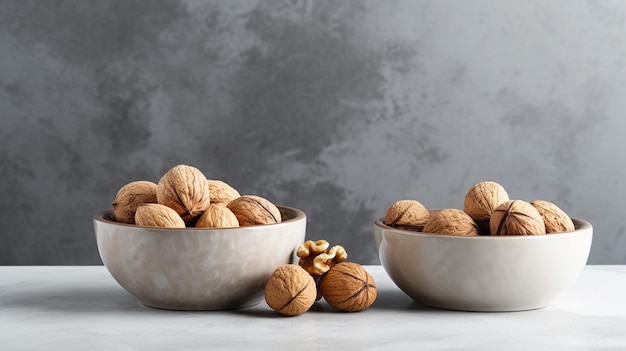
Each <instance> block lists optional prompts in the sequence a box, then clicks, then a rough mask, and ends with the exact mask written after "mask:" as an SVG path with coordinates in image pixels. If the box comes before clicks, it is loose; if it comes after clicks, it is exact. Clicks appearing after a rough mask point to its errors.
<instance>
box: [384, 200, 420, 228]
mask: <svg viewBox="0 0 626 351" xmlns="http://www.w3.org/2000/svg"><path fill="white" fill-rule="evenodd" d="M429 218H430V212H428V210H427V209H426V207H424V205H422V204H421V203H420V202H419V201H416V200H399V201H396V202H394V203H393V204H391V206H389V209H388V210H387V213H386V214H385V219H384V223H385V224H386V225H388V226H390V227H394V228H399V229H406V230H415V231H421V230H422V228H423V227H424V225H425V224H426V222H428V219H429Z"/></svg>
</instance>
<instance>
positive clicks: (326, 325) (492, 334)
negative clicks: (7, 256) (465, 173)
mask: <svg viewBox="0 0 626 351" xmlns="http://www.w3.org/2000/svg"><path fill="white" fill-rule="evenodd" d="M366 268H367V270H368V271H369V272H370V273H371V274H372V276H373V277H374V280H375V281H376V283H377V286H378V298H377V300H376V302H375V303H374V305H372V307H370V308H369V309H367V310H365V311H362V312H358V313H342V312H338V311H336V310H334V309H332V308H331V307H330V306H328V305H327V304H326V303H325V302H323V300H322V301H320V302H318V303H316V305H314V307H313V308H312V310H310V311H308V312H306V313H304V314H302V315H300V316H297V317H283V316H280V315H278V314H276V313H274V312H273V311H272V310H271V309H270V308H269V307H268V306H267V305H266V304H265V303H262V304H259V305H257V306H254V307H250V308H245V309H240V310H231V311H207V312H182V311H167V310H159V309H154V308H150V307H145V306H143V305H141V304H140V303H139V302H137V300H135V299H134V298H133V297H132V296H131V295H130V294H128V293H127V292H126V291H125V290H123V289H122V288H121V287H120V286H119V285H117V283H116V282H115V281H114V280H113V278H112V277H111V276H110V275H109V273H108V272H107V270H106V268H104V267H103V266H57V267H47V266H17V267H12V266H3V267H0V349H1V350H165V349H167V350H195V349H202V350H206V349H228V350H237V349H255V350H320V351H321V350H365V349H373V350H376V349H385V350H387V349H402V350H404V349H422V350H432V349H480V350H503V349H504V350H531V349H532V350H540V349H541V350H544V349H546V350H547V349H557V350H590V349H594V350H595V349H613V350H626V302H625V299H626V266H587V267H585V270H584V271H583V273H582V274H581V276H580V277H579V279H578V280H577V281H576V283H575V284H574V285H572V286H571V287H570V288H569V289H568V290H567V291H566V292H564V293H563V294H562V295H561V296H559V297H558V298H557V299H556V300H555V301H553V303H552V304H551V305H550V306H548V307H546V308H544V309H540V310H534V311H524V312H510V313H476V312H456V311H446V310H437V309H431V308H426V307H422V306H420V305H418V304H416V303H414V302H412V300H411V299H410V298H409V297H407V296H406V295H404V294H403V293H402V292H401V291H400V290H399V289H398V288H397V287H396V286H395V285H394V284H393V282H391V281H390V280H389V278H388V276H387V274H386V273H385V271H384V270H383V269H382V267H380V266H366Z"/></svg>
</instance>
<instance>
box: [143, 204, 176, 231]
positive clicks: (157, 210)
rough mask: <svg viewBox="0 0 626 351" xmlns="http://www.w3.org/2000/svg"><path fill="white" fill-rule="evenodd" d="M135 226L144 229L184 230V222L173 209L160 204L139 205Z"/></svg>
mask: <svg viewBox="0 0 626 351" xmlns="http://www.w3.org/2000/svg"><path fill="white" fill-rule="evenodd" d="M135 224H137V225H140V226H144V227H159V228H185V221H183V219H182V218H181V217H180V216H179V215H178V213H176V211H174V210H173V209H171V208H169V207H167V206H165V205H161V204H139V206H137V212H135Z"/></svg>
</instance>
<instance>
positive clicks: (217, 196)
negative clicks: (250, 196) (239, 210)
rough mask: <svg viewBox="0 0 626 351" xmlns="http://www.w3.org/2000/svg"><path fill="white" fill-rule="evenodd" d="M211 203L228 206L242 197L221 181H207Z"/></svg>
mask: <svg viewBox="0 0 626 351" xmlns="http://www.w3.org/2000/svg"><path fill="white" fill-rule="evenodd" d="M207 182H208V183H209V194H210V197H211V203H219V204H224V205H226V204H228V203H229V202H231V201H233V200H234V199H236V198H238V197H240V196H241V195H240V194H239V192H238V191H237V190H236V189H235V188H233V187H232V186H230V185H228V184H227V183H225V182H223V181H221V180H214V179H207Z"/></svg>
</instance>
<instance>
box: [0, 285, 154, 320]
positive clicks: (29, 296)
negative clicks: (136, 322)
mask: <svg viewBox="0 0 626 351" xmlns="http://www.w3.org/2000/svg"><path fill="white" fill-rule="evenodd" d="M5 306H6V307H9V306H11V307H16V306H17V307H22V308H28V307H32V308H35V309H38V310H44V311H45V310H52V311H63V312H67V313H79V314H85V313H87V314H92V313H98V312H111V311H119V310H123V311H132V310H145V309H147V307H145V306H143V305H141V304H140V303H139V302H138V301H137V300H136V299H135V298H134V297H133V296H131V295H130V294H128V293H127V292H126V291H124V290H122V289H118V288H115V287H106V288H101V287H79V288H73V289H70V288H64V287H54V288H45V289H37V290H31V291H28V292H24V291H20V292H19V293H15V294H12V293H11V292H10V291H9V292H4V293H3V294H2V299H0V309H2V308H1V307H5Z"/></svg>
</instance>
